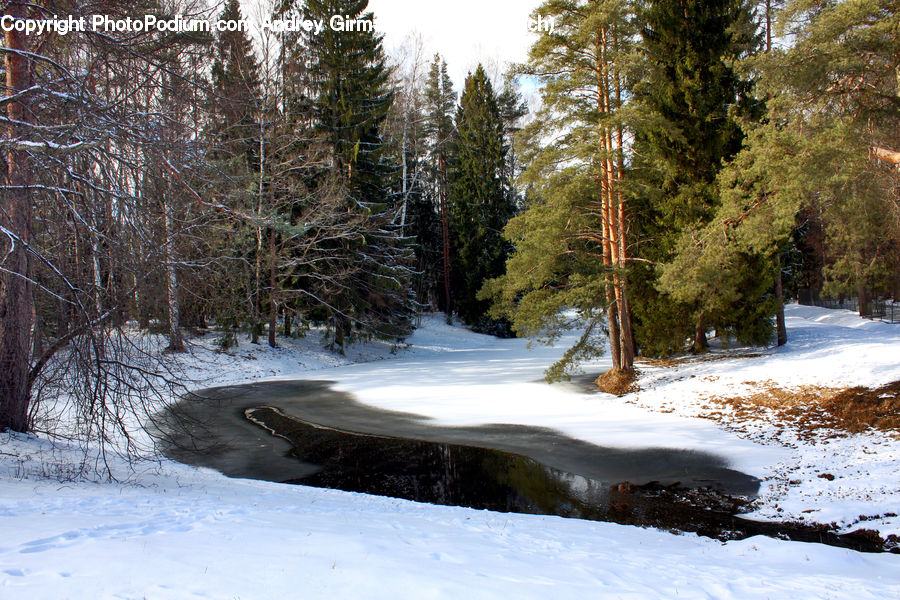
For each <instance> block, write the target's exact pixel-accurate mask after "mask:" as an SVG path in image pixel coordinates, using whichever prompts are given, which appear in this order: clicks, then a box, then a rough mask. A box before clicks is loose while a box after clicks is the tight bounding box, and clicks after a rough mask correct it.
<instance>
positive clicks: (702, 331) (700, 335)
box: [692, 317, 709, 354]
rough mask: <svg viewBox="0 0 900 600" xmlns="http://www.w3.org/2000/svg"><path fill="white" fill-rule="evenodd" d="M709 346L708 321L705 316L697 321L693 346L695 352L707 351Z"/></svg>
mask: <svg viewBox="0 0 900 600" xmlns="http://www.w3.org/2000/svg"><path fill="white" fill-rule="evenodd" d="M708 347H709V343H708V342H707V340H706V323H705V319H704V318H703V317H700V319H699V320H698V321H697V327H696V329H695V332H694V347H693V348H692V350H693V352H695V353H698V354H699V353H701V352H706V349H707V348H708Z"/></svg>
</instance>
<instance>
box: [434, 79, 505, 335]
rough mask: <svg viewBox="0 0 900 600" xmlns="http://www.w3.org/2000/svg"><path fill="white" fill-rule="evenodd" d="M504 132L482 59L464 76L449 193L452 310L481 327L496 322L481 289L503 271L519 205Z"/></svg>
mask: <svg viewBox="0 0 900 600" xmlns="http://www.w3.org/2000/svg"><path fill="white" fill-rule="evenodd" d="M504 134H505V131H504V125H503V117H502V115H501V113H500V107H499V106H498V104H497V96H496V95H495V93H494V90H493V87H492V86H491V83H490V81H489V80H488V78H487V74H486V73H485V71H484V68H483V67H482V66H481V65H479V66H478V68H476V69H475V72H474V73H470V74H469V76H468V77H466V83H465V86H464V88H463V92H462V97H461V98H460V103H459V107H458V108H457V111H456V136H455V138H454V143H453V156H452V160H451V163H450V172H449V180H450V181H449V189H448V192H449V193H448V198H449V206H450V236H451V248H452V252H453V260H452V261H451V263H450V265H451V287H452V289H453V291H454V294H453V307H454V312H456V313H457V314H459V316H460V317H461V318H462V319H463V320H464V321H465V322H467V323H469V324H471V325H476V326H477V327H478V328H479V329H482V330H490V329H492V328H494V327H496V325H492V324H490V323H489V322H488V320H487V318H486V314H485V313H486V312H487V308H488V303H487V302H485V301H483V300H479V299H478V298H477V294H478V291H479V290H480V289H481V286H482V285H483V283H484V281H485V280H487V279H489V278H491V277H496V276H498V275H500V274H502V273H503V268H504V264H505V261H506V256H507V253H508V246H507V242H506V241H505V240H504V239H503V238H502V235H501V232H502V230H503V227H504V226H505V225H506V222H507V221H508V220H509V219H510V217H512V215H513V212H514V209H515V207H514V206H513V204H512V199H511V198H510V197H509V195H508V194H507V192H506V189H507V188H506V182H505V176H506V170H505V169H506V167H505V165H506V148H505V147H504ZM498 331H501V330H498Z"/></svg>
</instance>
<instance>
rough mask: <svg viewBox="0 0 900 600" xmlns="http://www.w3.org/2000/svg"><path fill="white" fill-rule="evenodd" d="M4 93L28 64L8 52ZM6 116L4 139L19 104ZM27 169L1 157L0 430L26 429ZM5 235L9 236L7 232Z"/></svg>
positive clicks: (29, 310) (29, 302)
mask: <svg viewBox="0 0 900 600" xmlns="http://www.w3.org/2000/svg"><path fill="white" fill-rule="evenodd" d="M7 14H9V15H10V16H12V17H13V18H17V19H20V18H24V17H25V11H24V8H23V7H22V5H21V4H17V3H13V4H11V5H10V6H9V7H8V8H7ZM6 46H7V47H8V48H10V49H11V50H24V49H25V37H24V33H22V32H18V31H8V32H6ZM5 68H6V94H8V95H10V96H12V95H15V93H16V92H20V91H22V90H24V89H26V88H27V86H28V83H29V82H28V79H29V73H28V64H27V61H26V59H25V57H24V56H23V55H21V54H18V53H16V52H7V53H6V58H5ZM6 115H7V117H8V118H9V120H10V124H9V126H8V129H7V134H8V136H7V137H8V138H9V139H13V140H14V139H17V138H19V137H20V136H21V135H22V134H24V133H25V132H23V131H20V127H19V126H17V125H16V123H20V122H24V121H25V120H26V119H27V116H26V114H25V110H24V107H23V106H22V104H21V103H20V102H16V101H13V102H9V103H8V104H7V105H6ZM30 170H31V165H30V164H29V158H28V154H27V152H25V151H23V150H17V149H15V148H11V149H10V150H9V151H8V153H7V155H6V174H5V175H6V186H7V189H5V190H4V191H3V203H2V210H0V226H2V227H3V229H5V230H6V232H4V235H2V236H0V237H2V239H3V246H2V247H0V252H2V254H3V255H4V256H5V257H6V258H5V260H4V263H5V264H4V267H5V268H4V269H3V270H2V271H0V430H3V429H10V430H12V431H27V430H28V428H29V426H30V423H29V418H28V417H29V403H30V399H31V390H30V388H31V386H30V382H29V380H28V369H29V365H30V362H31V349H32V348H31V334H32V328H33V325H34V322H33V321H34V297H33V289H32V284H31V259H30V257H29V255H28V252H27V250H26V245H27V244H29V243H30V241H31V213H32V208H31V194H30V192H29V189H28V186H29V183H30V181H29V179H30V177H29V174H30ZM7 232H8V233H7Z"/></svg>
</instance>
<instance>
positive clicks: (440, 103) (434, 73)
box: [425, 54, 456, 315]
mask: <svg viewBox="0 0 900 600" xmlns="http://www.w3.org/2000/svg"><path fill="white" fill-rule="evenodd" d="M455 107H456V92H454V91H453V82H452V81H450V76H449V75H448V73H447V63H446V61H444V60H443V59H442V58H441V56H440V55H439V54H435V56H434V60H433V61H432V62H431V67H430V69H429V72H428V81H427V83H426V86H425V135H426V139H427V144H428V169H427V171H426V178H427V180H428V183H429V186H428V187H429V191H430V193H431V196H432V198H433V203H434V205H435V208H436V210H437V213H438V214H439V215H440V243H439V246H440V266H441V271H440V276H439V277H438V278H437V279H438V280H439V281H440V282H441V290H440V293H439V296H438V297H439V298H441V302H439V304H438V305H439V306H440V307H441V308H442V309H443V310H444V312H445V313H446V314H447V315H450V313H451V308H452V306H451V291H450V220H449V219H450V208H449V206H448V202H449V200H448V185H449V182H448V178H447V172H448V170H449V168H450V156H451V151H452V148H451V142H452V139H453V133H454V131H453V111H454V108H455Z"/></svg>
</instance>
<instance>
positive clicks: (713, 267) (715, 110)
mask: <svg viewBox="0 0 900 600" xmlns="http://www.w3.org/2000/svg"><path fill="white" fill-rule="evenodd" d="M638 16H639V19H640V22H641V26H642V28H641V41H642V55H643V59H644V61H645V62H644V68H645V69H646V71H645V73H644V77H643V80H642V81H640V82H638V83H637V84H636V85H635V95H636V100H637V106H636V111H637V113H638V114H639V115H640V121H639V123H640V124H639V126H638V127H637V135H636V139H635V157H636V158H635V165H634V166H635V168H636V171H637V175H638V176H639V178H640V180H641V182H642V183H643V185H644V190H643V192H642V193H639V194H638V196H637V199H636V200H637V203H636V204H637V212H636V216H637V218H636V225H637V231H636V233H637V234H638V236H639V237H640V239H641V244H640V248H639V250H638V254H639V255H640V256H641V257H642V258H643V259H645V261H647V262H642V263H641V264H640V265H639V266H637V267H636V269H635V272H634V277H633V281H634V285H635V288H636V289H635V302H634V316H635V320H636V324H635V332H636V337H637V342H638V345H639V346H640V347H641V350H642V352H644V353H645V354H650V355H660V354H668V353H671V352H675V351H678V350H680V349H681V348H682V347H683V344H684V341H685V340H686V339H692V340H693V347H694V349H695V350H700V351H702V350H703V349H704V348H705V346H706V331H707V330H708V329H709V328H715V329H716V331H717V332H718V333H730V334H731V335H734V336H735V337H737V338H738V339H740V340H742V341H747V342H756V343H761V342H765V341H766V340H767V339H768V338H769V337H770V335H771V333H770V332H771V324H770V317H771V314H772V313H771V312H770V311H769V310H766V308H765V307H764V306H763V305H761V304H760V302H762V301H763V299H764V296H765V295H766V294H767V293H768V290H769V287H771V286H770V285H769V283H768V282H771V281H772V280H773V279H772V278H771V277H769V273H770V272H771V269H770V268H767V267H768V266H767V265H765V264H763V263H761V262H760V261H757V260H756V259H755V258H754V257H752V256H749V255H744V254H740V253H737V254H732V255H729V256H727V257H726V256H710V257H708V258H709V260H706V261H698V260H697V256H696V248H697V244H696V240H697V238H698V236H699V235H700V234H699V233H698V231H699V230H701V229H702V228H703V227H704V226H705V225H707V224H708V223H709V222H710V221H711V220H712V218H713V216H714V215H715V213H716V210H717V209H718V207H719V206H720V205H721V198H720V193H719V188H718V187H717V183H716V178H717V176H718V173H719V171H720V170H721V168H722V163H723V161H724V160H727V159H729V158H731V157H733V156H734V155H735V154H736V153H737V152H738V150H740V147H741V141H742V139H743V133H742V131H741V129H740V126H739V123H738V120H737V119H738V117H740V116H750V115H751V114H752V112H753V111H754V110H755V109H756V106H755V104H756V103H755V102H754V100H753V98H752V97H751V96H750V95H749V89H750V85H749V83H748V82H747V81H744V80H742V79H741V78H740V77H739V75H738V74H737V73H736V71H735V66H734V65H735V62H736V61H737V60H738V59H739V58H741V57H742V56H744V55H745V54H746V53H747V52H748V51H749V50H750V49H752V48H753V47H754V43H755V42H756V36H755V35H754V33H753V30H752V27H751V22H752V21H751V18H750V11H749V9H748V7H747V6H746V4H745V2H743V1H742V0H709V1H706V0H704V1H698V0H687V1H683V0H652V1H650V2H646V3H645V4H643V5H642V7H641V9H640V10H639V15H638ZM654 265H659V266H654Z"/></svg>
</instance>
